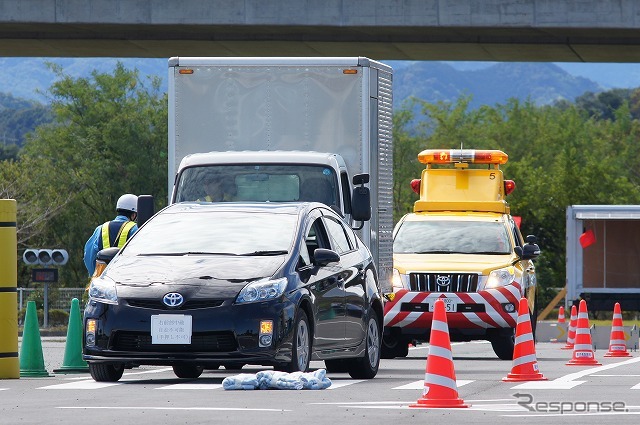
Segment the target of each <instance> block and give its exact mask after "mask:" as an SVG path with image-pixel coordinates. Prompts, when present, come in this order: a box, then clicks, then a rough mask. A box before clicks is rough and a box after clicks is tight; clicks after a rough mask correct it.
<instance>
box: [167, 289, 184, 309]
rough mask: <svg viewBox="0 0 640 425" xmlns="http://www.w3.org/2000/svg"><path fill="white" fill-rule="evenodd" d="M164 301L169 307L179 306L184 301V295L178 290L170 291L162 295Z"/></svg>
mask: <svg viewBox="0 0 640 425" xmlns="http://www.w3.org/2000/svg"><path fill="white" fill-rule="evenodd" d="M162 302H163V303H164V304H165V305H166V306H167V307H179V306H181V305H182V303H183V302H184V297H183V296H182V295H181V294H179V293H177V292H169V293H168V294H166V295H165V296H164V297H162Z"/></svg>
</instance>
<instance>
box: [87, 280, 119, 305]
mask: <svg viewBox="0 0 640 425" xmlns="http://www.w3.org/2000/svg"><path fill="white" fill-rule="evenodd" d="M89 299H90V300H94V301H98V302H101V303H105V304H118V294H117V293H116V283H115V282H114V281H113V280H111V279H108V280H107V279H100V278H96V279H92V280H91V285H90V286H89Z"/></svg>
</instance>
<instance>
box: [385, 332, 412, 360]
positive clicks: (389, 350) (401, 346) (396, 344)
mask: <svg viewBox="0 0 640 425" xmlns="http://www.w3.org/2000/svg"><path fill="white" fill-rule="evenodd" d="M408 355H409V343H408V342H407V341H404V340H401V339H397V338H396V337H393V336H387V337H384V338H382V345H381V348H380V357H381V358H383V359H395V358H396V357H407V356H408Z"/></svg>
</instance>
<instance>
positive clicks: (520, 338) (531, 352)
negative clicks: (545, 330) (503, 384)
mask: <svg viewBox="0 0 640 425" xmlns="http://www.w3.org/2000/svg"><path fill="white" fill-rule="evenodd" d="M502 380H503V381H546V380H547V378H545V377H544V376H543V375H542V373H540V372H539V371H538V359H537V358H536V346H535V341H534V340H533V330H532V329H531V318H530V317H529V304H528V303H527V299H526V298H520V304H519V305H518V323H517V324H516V342H515V346H514V347H513V367H512V368H511V373H509V374H507V376H505V377H504V378H502Z"/></svg>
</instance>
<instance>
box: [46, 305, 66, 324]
mask: <svg viewBox="0 0 640 425" xmlns="http://www.w3.org/2000/svg"><path fill="white" fill-rule="evenodd" d="M68 324H69V313H67V312H66V311H64V310H58V309H53V310H49V326H66V325H68Z"/></svg>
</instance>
